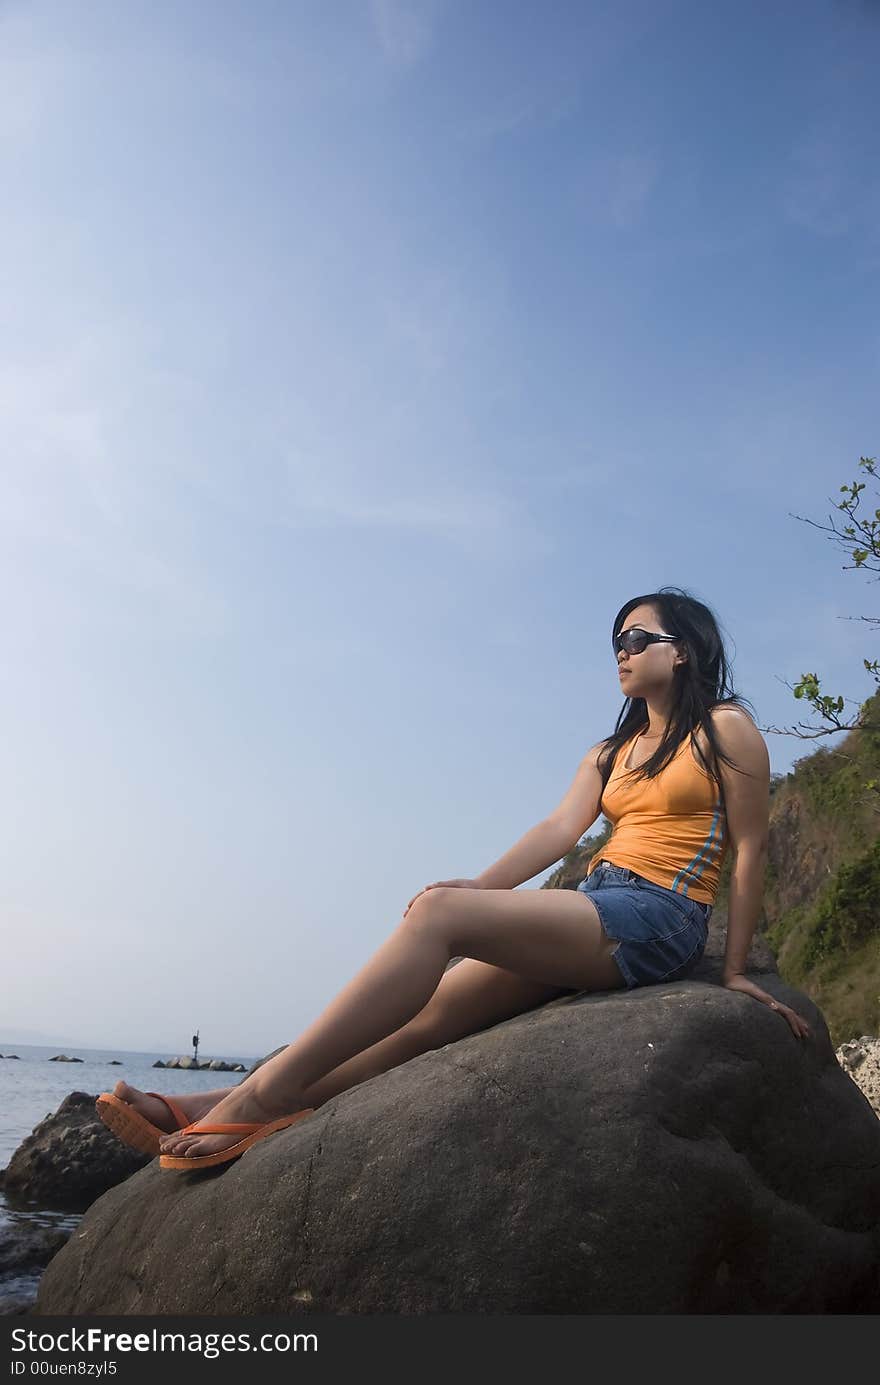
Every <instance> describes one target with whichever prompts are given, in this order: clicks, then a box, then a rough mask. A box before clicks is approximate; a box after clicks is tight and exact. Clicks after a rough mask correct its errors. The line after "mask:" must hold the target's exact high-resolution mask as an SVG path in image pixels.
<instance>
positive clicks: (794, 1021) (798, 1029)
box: [721, 972, 811, 1039]
mask: <svg viewBox="0 0 880 1385" xmlns="http://www.w3.org/2000/svg"><path fill="white" fill-rule="evenodd" d="M721 984H722V986H726V987H727V989H728V990H729V991H742V992H743V993H744V994H745V995H751V996H754V998H755V1000H760V1001H761V1002H762V1004H764V1005H769V1006H770V1009H771V1010H777V1011H778V1012H779V1014H780V1015H781V1016H782V1018H783V1019H784V1020H787V1022H788V1024H789V1025H790V1026H791V1031H792V1033H793V1034H794V1036H795V1038H796V1039H807V1038H809V1037H810V1033H811V1030H810V1026H809V1025H808V1024H807V1021H806V1020H805V1019H803V1018H802V1016H801V1015H799V1014H798V1012H797V1010H792V1008H791V1006H790V1005H783V1004H782V1001H781V1000H774V998H773V996H772V995H768V994H767V992H766V991H762V990H761V987H760V986H756V985H755V983H754V982H753V981H749V979H748V977H746V976H743V975H742V973H741V972H737V973H736V974H734V975H733V976H725V977H723V978H722V981H721Z"/></svg>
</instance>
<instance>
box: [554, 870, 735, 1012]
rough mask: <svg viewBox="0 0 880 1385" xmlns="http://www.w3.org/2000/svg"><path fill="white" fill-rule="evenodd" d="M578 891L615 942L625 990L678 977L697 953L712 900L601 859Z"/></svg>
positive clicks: (702, 943)
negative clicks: (676, 888)
mask: <svg viewBox="0 0 880 1385" xmlns="http://www.w3.org/2000/svg"><path fill="white" fill-rule="evenodd" d="M578 891H579V892H580V893H581V894H588V895H589V896H590V898H591V900H592V901H593V903H594V904H595V906H596V912H597V913H598V915H599V919H600V921H601V923H602V927H603V929H604V930H605V934H606V936H607V937H609V938H618V939H619V940H620V946H619V947H618V948H617V949H616V950H615V952H614V953H613V957H614V960H615V962H616V963H617V965H618V967H619V968H620V971H621V973H622V975H623V979H624V981H625V982H626V984H627V987H628V988H629V989H632V987H634V986H653V985H656V983H657V982H658V981H677V980H679V979H680V978H681V977H683V976H684V975H685V974H686V973H687V972H688V971H689V970H690V968H691V967H693V966H696V964H697V962H699V960H700V958H701V957H702V955H703V951H704V949H705V947H706V940H707V938H708V936H709V919H710V917H711V915H712V905H711V904H704V903H702V901H701V900H699V899H690V898H689V897H688V896H687V895H685V894H680V893H679V892H678V891H676V890H667V889H666V888H665V886H663V885H655V884H654V882H653V880H646V879H645V877H644V876H643V875H636V873H635V871H632V870H629V869H627V867H626V866H614V865H611V864H610V863H609V862H606V861H600V863H599V864H598V865H597V866H596V868H595V870H594V871H593V872H592V874H591V875H588V876H587V878H586V880H582V881H581V883H580V884H579V885H578Z"/></svg>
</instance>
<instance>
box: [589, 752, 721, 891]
mask: <svg viewBox="0 0 880 1385" xmlns="http://www.w3.org/2000/svg"><path fill="white" fill-rule="evenodd" d="M640 735H641V732H640V731H639V732H637V733H636V735H635V736H632V737H631V738H630V739H629V740H628V741H626V742H625V743H624V744H623V745H622V746H621V748H620V750H619V751H618V753H617V759H616V761H615V763H614V768H613V769H612V771H611V774H610V776H609V779H608V783H607V784H606V785H605V789H604V792H603V794H602V799H601V804H600V806H601V808H602V812H603V813H604V814H605V816H606V817H607V818H608V820H609V822H611V823H612V824H613V827H612V832H611V836H610V837H609V839H608V841H607V842H606V844H605V846H603V847H602V849H601V850H600V851H597V852H596V854H595V855H594V856H593V857H591V859H590V863H589V865H588V867H587V874H588V875H590V874H592V872H593V870H594V869H595V867H596V866H597V865H598V863H599V861H611V862H612V864H613V865H615V866H627V867H628V868H629V869H630V870H633V871H635V872H636V874H637V875H643V876H644V877H645V879H646V880H651V881H653V883H654V884H655V885H663V886H664V888H665V889H667V890H676V891H677V892H678V893H679V894H685V895H687V896H688V897H689V898H690V899H699V900H701V901H702V902H703V903H704V904H714V903H715V895H716V893H717V891H718V880H719V877H720V875H721V867H722V864H723V862H724V858H725V855H726V854H727V843H728V837H727V823H726V821H725V818H724V814H723V812H722V809H721V799H720V797H719V795H718V785H717V784H716V783H715V781H714V779H712V778H711V777H710V775H709V774H708V773H707V772H706V770H704V769H703V767H702V766H701V765H699V764H697V761H696V758H695V753H694V751H693V750H692V749H691V737H690V736H686V737H685V739H684V740H683V741H682V743H681V745H680V746H679V747H678V750H677V751H676V753H675V755H674V756H673V758H672V759H671V760H670V761H669V764H668V765H667V766H666V767H665V769H663V770H661V772H660V773H659V774H658V775H657V777H656V778H655V779H642V780H639V781H638V782H636V783H633V781H632V779H631V778H630V777H629V775H628V773H627V771H626V769H625V768H624V765H625V763H626V758H627V756H628V755H629V753H630V750H631V749H632V747H633V745H634V743H635V742H636V741H637V740H638V738H639V736H640Z"/></svg>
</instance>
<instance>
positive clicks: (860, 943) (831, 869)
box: [543, 692, 880, 1046]
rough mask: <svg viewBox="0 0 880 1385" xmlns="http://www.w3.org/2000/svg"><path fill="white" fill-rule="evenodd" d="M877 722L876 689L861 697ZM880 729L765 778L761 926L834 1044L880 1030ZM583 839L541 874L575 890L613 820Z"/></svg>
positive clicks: (722, 908)
mask: <svg viewBox="0 0 880 1385" xmlns="http://www.w3.org/2000/svg"><path fill="white" fill-rule="evenodd" d="M864 711H865V714H866V717H867V718H870V720H871V721H873V722H875V723H880V692H878V693H875V694H874V696H873V697H871V698H869V699H868V700H867V701H866V702H865V704H864ZM871 779H875V780H878V781H880V732H873V731H851V732H849V734H848V735H847V736H846V737H845V738H844V740H843V741H841V742H840V743H839V744H838V745H837V746H835V747H834V748H833V749H828V748H826V747H824V746H822V747H820V748H818V749H816V750H813V751H812V752H811V753H810V754H809V755H806V756H805V757H804V758H803V759H801V760H798V761H796V763H795V766H794V769H793V770H792V772H791V773H790V774H785V775H774V776H773V778H772V780H771V784H770V846H769V851H768V859H767V873H766V877H765V889H764V909H763V913H762V916H761V917H760V918H759V921H758V931H759V932H761V933H762V934H763V935H764V938H765V940H766V941H767V943H768V944H769V945H770V947H771V948H772V950H773V952H774V953H775V955H776V959H777V966H778V968H779V974H780V976H782V978H783V979H784V980H785V981H788V982H789V983H790V984H791V985H792V986H796V987H797V988H798V989H799V990H802V991H806V992H807V994H808V995H810V996H811V997H812V998H813V1000H814V1001H815V1002H816V1004H817V1005H818V1006H819V1008H820V1009H821V1010H822V1013H823V1014H824V1016H825V1019H826V1021H827V1024H828V1028H829V1031H830V1034H831V1039H832V1042H833V1043H834V1044H835V1046H838V1045H840V1044H841V1043H844V1042H846V1041H847V1040H849V1039H854V1038H858V1037H859V1036H860V1035H862V1034H878V1033H880V928H878V922H880V811H878V810H880V799H878V797H877V795H876V794H874V793H872V792H871V791H870V790H866V789H864V788H863V785H864V784H865V783H866V782H867V781H869V780H871ZM600 821H601V824H602V827H601V830H600V831H599V832H598V833H596V834H595V835H593V836H587V837H584V838H582V840H581V841H580V842H579V843H578V845H577V846H576V847H575V848H574V850H573V851H571V852H569V854H568V856H567V857H566V858H565V860H564V861H563V862H562V864H561V865H560V866H559V867H558V868H557V870H555V871H554V872H553V874H552V875H551V876H550V877H549V879H548V880H547V881H546V882H545V885H544V887H543V888H545V889H574V887H575V886H576V885H577V884H578V883H579V882H580V881H581V880H582V879H583V878H584V875H585V874H586V869H587V862H588V861H589V860H590V857H591V856H592V855H593V853H594V852H595V851H598V850H599V849H600V847H602V846H604V845H605V843H606V842H607V841H608V838H609V837H610V835H611V824H610V823H609V822H608V821H607V819H606V818H602V819H600ZM730 867H731V857H730V855H728V857H727V859H726V860H725V863H724V867H723V869H722V872H721V880H720V884H719V889H718V897H717V899H716V901H715V909H714V912H713V925H714V924H716V923H718V924H720V925H721V926H722V927H723V926H725V925H726V921H727V899H728V889H729V883H730Z"/></svg>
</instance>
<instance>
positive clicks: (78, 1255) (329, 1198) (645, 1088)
mask: <svg viewBox="0 0 880 1385" xmlns="http://www.w3.org/2000/svg"><path fill="white" fill-rule="evenodd" d="M719 955H720V954H719V951H718V950H717V949H716V950H715V951H714V952H713V953H712V955H710V957H709V958H708V959H707V958H704V959H703V962H702V963H701V968H702V973H701V974H702V977H703V978H704V979H691V980H686V981H678V982H675V983H672V984H661V985H656V986H650V987H645V988H644V989H638V990H634V991H629V992H623V991H617V992H607V993H593V994H586V993H577V994H574V995H566V996H562V997H560V998H559V999H557V1000H555V1001H553V1002H551V1003H550V1004H549V1005H544V1006H542V1007H540V1008H538V1009H536V1010H533V1011H530V1012H529V1013H527V1014H524V1015H519V1016H516V1017H515V1018H514V1019H511V1020H508V1021H506V1022H504V1023H501V1024H496V1025H494V1026H493V1027H492V1028H490V1029H487V1030H485V1031H484V1032H482V1033H480V1034H475V1035H471V1036H469V1037H468V1038H465V1039H462V1040H460V1041H459V1042H457V1043H453V1044H447V1045H445V1046H444V1047H442V1048H439V1049H435V1050H432V1051H430V1052H427V1053H424V1054H422V1055H420V1056H419V1057H416V1058H413V1059H412V1060H410V1061H409V1062H407V1063H404V1064H402V1065H401V1066H399V1067H397V1068H394V1069H392V1070H391V1071H389V1072H387V1073H384V1074H382V1075H381V1076H378V1077H374V1078H372V1079H370V1080H369V1081H366V1082H363V1083H361V1084H360V1085H359V1086H358V1087H354V1088H352V1089H350V1090H349V1091H347V1092H343V1093H340V1094H339V1095H338V1096H336V1097H334V1098H332V1099H331V1100H330V1101H328V1102H326V1103H325V1105H323V1106H322V1107H320V1108H319V1109H318V1110H317V1111H316V1112H315V1113H314V1114H313V1115H311V1116H307V1117H306V1118H305V1119H304V1120H302V1121H301V1122H298V1123H297V1124H296V1125H294V1126H291V1127H290V1128H289V1129H287V1130H283V1131H280V1132H278V1133H277V1134H275V1135H273V1136H271V1137H270V1138H269V1139H267V1140H266V1141H264V1142H262V1143H260V1144H257V1145H255V1146H254V1147H253V1148H252V1149H251V1150H249V1151H248V1152H247V1153H246V1154H245V1155H244V1156H243V1157H242V1158H241V1159H239V1160H238V1161H237V1162H235V1163H233V1164H230V1165H226V1166H221V1167H220V1168H219V1169H215V1170H207V1171H206V1172H204V1173H192V1174H190V1173H183V1174H179V1173H174V1172H168V1171H163V1170H160V1168H159V1164H158V1161H155V1162H153V1163H152V1164H151V1165H150V1166H149V1167H148V1168H145V1169H143V1170H141V1171H140V1172H139V1173H136V1174H135V1175H134V1176H133V1177H132V1178H129V1179H128V1180H127V1181H126V1182H125V1183H123V1184H122V1185H121V1186H119V1187H116V1188H113V1189H112V1190H111V1191H110V1192H108V1193H106V1194H105V1195H104V1196H103V1197H101V1198H100V1199H99V1200H98V1201H97V1202H96V1203H95V1204H94V1205H93V1206H92V1207H91V1208H90V1210H89V1211H88V1212H87V1213H86V1215H85V1217H84V1219H83V1221H82V1222H81V1223H80V1225H79V1227H78V1228H77V1230H76V1231H75V1232H74V1234H73V1235H72V1236H71V1238H70V1240H69V1241H68V1242H67V1244H66V1245H65V1246H64V1247H63V1248H62V1249H61V1250H60V1251H59V1253H58V1254H57V1255H56V1256H55V1258H54V1259H53V1260H52V1262H51V1263H50V1265H49V1267H48V1269H47V1270H46V1272H45V1273H44V1275H43V1278H42V1281H41V1284H40V1289H39V1294H38V1298H37V1304H36V1307H35V1309H34V1312H35V1314H36V1315H38V1316H39V1315H69V1314H219V1315H229V1316H237V1315H248V1314H274V1313H279V1314H286V1315H289V1316H296V1315H298V1314H304V1313H305V1314H315V1313H328V1314H343V1313H372V1314H376V1313H385V1314H394V1315H398V1314H412V1313H480V1314H483V1313H516V1314H522V1313H533V1314H544V1313H567V1314H593V1313H595V1314H600V1313H616V1314H632V1313H644V1314H656V1313H664V1314H665V1313H677V1314H683V1313H731V1314H743V1313H761V1314H768V1313H774V1314H779V1313H800V1314H811V1313H865V1312H871V1313H876V1312H878V1311H880V1122H878V1121H877V1119H876V1117H875V1116H874V1114H873V1112H872V1110H871V1107H870V1106H869V1104H868V1102H867V1101H866V1099H865V1097H864V1096H863V1095H862V1093H861V1092H860V1091H859V1089H858V1088H857V1087H856V1086H855V1084H854V1083H853V1082H852V1081H851V1080H850V1079H849V1077H848V1076H847V1074H846V1073H845V1072H844V1071H843V1070H842V1068H841V1067H840V1065H839V1064H838V1062H837V1060H836V1058H835V1055H834V1050H833V1048H832V1047H831V1042H830V1039H829V1036H828V1031H827V1028H826V1026H825V1024H824V1021H823V1019H822V1016H821V1015H820V1013H819V1012H818V1011H817V1009H816V1007H815V1006H814V1005H813V1004H812V1002H811V1001H810V1000H809V999H808V998H807V997H806V996H804V995H802V994H801V993H799V992H797V991H794V990H792V989H791V988H790V987H788V986H786V985H785V984H784V983H783V982H782V981H781V980H780V978H779V977H778V976H777V975H774V974H772V973H771V972H768V974H765V975H762V976H761V977H760V984H761V985H762V986H763V987H764V988H765V989H766V990H768V991H770V992H772V993H773V994H774V995H775V996H777V997H778V998H779V999H780V1000H782V1001H784V1002H786V1003H788V1004H790V1005H793V1006H795V1007H796V1008H797V1009H798V1010H799V1011H800V1012H801V1013H802V1014H803V1015H804V1016H805V1018H806V1019H807V1020H808V1022H809V1024H810V1025H811V1027H812V1030H813V1034H812V1037H811V1038H810V1039H809V1040H807V1041H800V1040H798V1039H796V1038H795V1036H794V1034H793V1033H792V1031H791V1029H790V1028H789V1026H788V1024H787V1023H786V1021H785V1020H784V1019H783V1018H782V1017H781V1016H780V1015H778V1014H777V1013H774V1012H773V1011H771V1010H770V1009H769V1007H767V1006H765V1005H763V1004H761V1003H760V1002H759V1001H756V1000H754V999H752V998H751V997H749V996H746V995H743V994H740V993H736V992H734V991H730V990H727V989H726V988H724V987H722V986H720V985H718V984H714V982H713V977H714V981H717V978H718V967H719V965H720V963H719Z"/></svg>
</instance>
